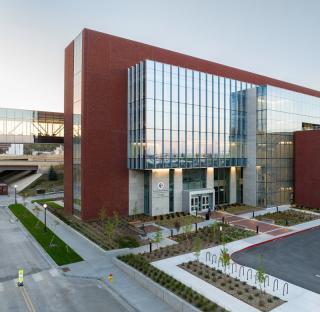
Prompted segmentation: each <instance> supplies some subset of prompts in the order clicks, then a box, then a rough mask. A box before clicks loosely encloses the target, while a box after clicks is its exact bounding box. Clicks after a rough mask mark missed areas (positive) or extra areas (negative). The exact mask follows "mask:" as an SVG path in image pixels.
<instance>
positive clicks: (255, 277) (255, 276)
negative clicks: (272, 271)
mask: <svg viewBox="0 0 320 312" xmlns="http://www.w3.org/2000/svg"><path fill="white" fill-rule="evenodd" d="M257 275H258V274H257V273H256V274H255V275H254V283H255V284H256V283H257Z"/></svg>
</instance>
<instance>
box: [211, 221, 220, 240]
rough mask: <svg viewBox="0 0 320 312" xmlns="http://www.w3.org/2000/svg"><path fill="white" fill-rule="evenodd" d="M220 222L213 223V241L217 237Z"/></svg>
mask: <svg viewBox="0 0 320 312" xmlns="http://www.w3.org/2000/svg"><path fill="white" fill-rule="evenodd" d="M218 227H219V226H218V223H217V222H214V223H212V224H211V229H210V234H209V235H210V240H211V241H213V240H214V239H215V238H216V237H217V232H218V230H219V229H218Z"/></svg>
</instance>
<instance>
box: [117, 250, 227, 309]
mask: <svg viewBox="0 0 320 312" xmlns="http://www.w3.org/2000/svg"><path fill="white" fill-rule="evenodd" d="M118 258H119V259H120V260H121V261H123V262H125V263H127V264H128V265H130V266H132V267H133V268H135V269H136V270H138V271H140V272H141V273H143V274H144V275H146V276H147V277H149V278H150V279H152V280H153V281H154V282H156V283H158V284H160V285H161V286H163V287H165V288H167V289H168V290H170V291H171V292H173V293H174V294H176V295H177V296H179V297H180V298H182V299H184V300H185V301H187V302H189V303H190V304H192V305H194V306H195V307H197V308H198V309H200V310H202V311H208V312H209V311H210V312H211V311H212V312H215V311H217V312H222V311H226V310H225V309H223V308H221V307H220V306H218V305H217V304H216V303H214V302H212V301H210V300H208V299H207V298H205V297H204V296H202V295H201V294H199V293H197V292H196V291H194V290H192V289H191V288H190V287H188V286H186V285H184V284H183V283H181V282H179V281H177V280H176V279H174V278H173V277H171V276H169V275H168V274H166V273H164V272H162V271H161V270H159V269H157V268H155V267H154V266H152V265H151V264H150V263H149V262H148V261H146V259H145V258H144V257H143V256H142V255H133V254H130V255H125V256H119V257H118Z"/></svg>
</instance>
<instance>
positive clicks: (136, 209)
mask: <svg viewBox="0 0 320 312" xmlns="http://www.w3.org/2000/svg"><path fill="white" fill-rule="evenodd" d="M137 205H138V204H137V202H135V203H134V207H133V209H132V214H133V220H135V219H136V215H137V214H138V213H139V210H138V206H137Z"/></svg>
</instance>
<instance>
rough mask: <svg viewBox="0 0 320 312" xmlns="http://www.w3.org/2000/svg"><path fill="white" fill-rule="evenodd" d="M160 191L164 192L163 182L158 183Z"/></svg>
mask: <svg viewBox="0 0 320 312" xmlns="http://www.w3.org/2000/svg"><path fill="white" fill-rule="evenodd" d="M158 189H159V190H160V191H162V190H163V189H164V183H163V182H159V183H158Z"/></svg>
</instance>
